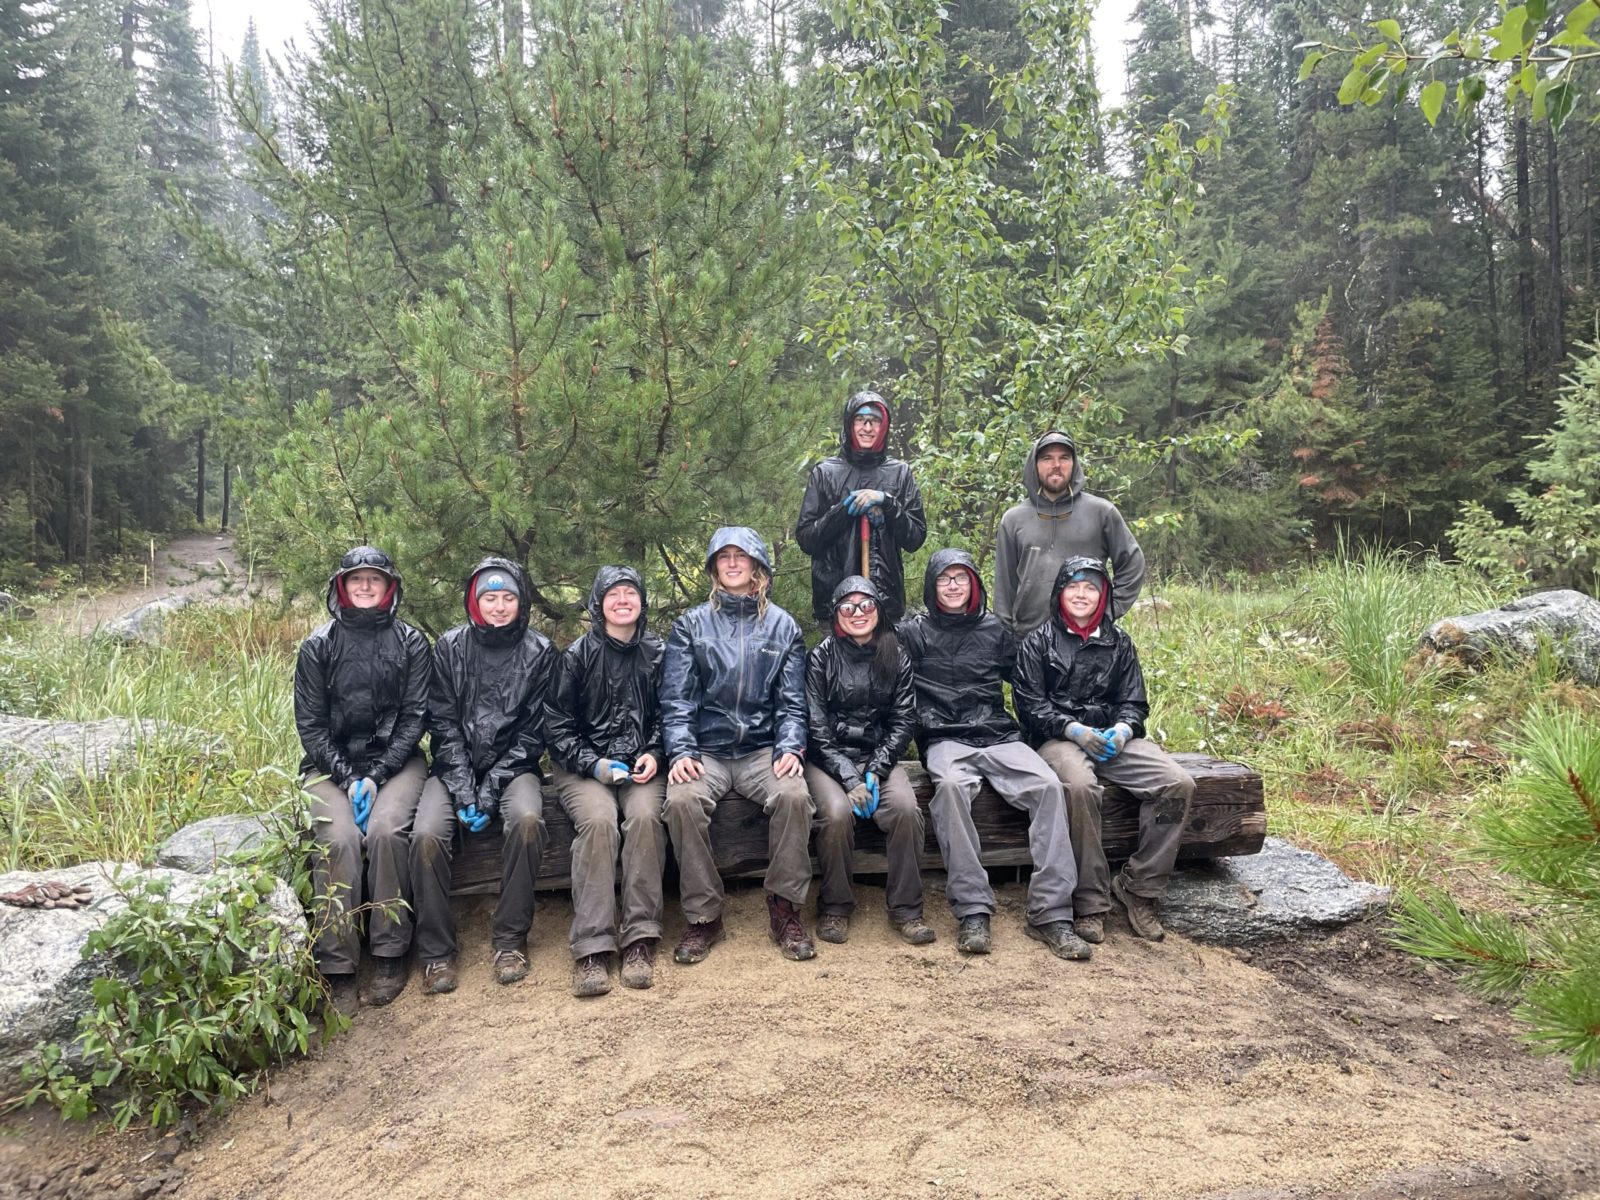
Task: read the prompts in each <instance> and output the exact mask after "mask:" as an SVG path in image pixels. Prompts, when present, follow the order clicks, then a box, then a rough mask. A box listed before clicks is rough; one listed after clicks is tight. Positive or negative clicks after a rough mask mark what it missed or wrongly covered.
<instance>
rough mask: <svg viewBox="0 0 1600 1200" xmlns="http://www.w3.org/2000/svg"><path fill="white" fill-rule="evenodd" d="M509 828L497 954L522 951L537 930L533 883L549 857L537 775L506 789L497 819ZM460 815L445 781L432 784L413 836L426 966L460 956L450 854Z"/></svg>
mask: <svg viewBox="0 0 1600 1200" xmlns="http://www.w3.org/2000/svg"><path fill="white" fill-rule="evenodd" d="M495 819H496V820H498V821H500V822H501V823H502V825H503V826H504V830H505V840H504V841H503V842H501V845H500V898H499V900H498V901H497V902H496V903H495V908H494V919H493V920H492V921H491V922H490V925H489V944H490V946H492V947H493V948H494V949H496V950H521V949H522V948H523V947H524V945H526V943H527V940H528V930H530V929H532V928H533V881H534V879H535V878H536V877H537V876H538V874H539V859H540V858H542V857H543V856H544V835H545V824H544V794H543V793H542V792H541V791H540V788H539V777H538V776H537V775H535V774H533V773H532V772H528V773H526V774H522V775H518V776H516V777H515V778H513V779H512V780H511V782H510V783H508V784H506V790H505V791H504V792H503V793H501V796H500V812H499V814H498V816H497V817H496V818H495ZM455 829H456V810H455V802H454V801H453V800H452V799H451V797H450V790H449V789H448V788H447V787H445V785H444V780H442V779H438V778H434V779H429V780H428V786H427V787H425V788H423V789H422V803H421V805H420V806H419V807H418V809H417V827H416V831H415V832H414V833H413V834H412V835H411V874H412V878H413V879H414V880H415V881H416V889H417V957H419V958H420V959H422V961H423V962H435V961H437V960H439V959H441V958H449V957H451V956H452V955H453V954H455V952H456V918H455V914H454V913H452V912H451V911H450V851H451V846H452V843H453V842H454V839H455Z"/></svg>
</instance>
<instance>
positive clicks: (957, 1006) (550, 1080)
mask: <svg viewBox="0 0 1600 1200" xmlns="http://www.w3.org/2000/svg"><path fill="white" fill-rule="evenodd" d="M1001 898H1002V904H1003V909H1002V912H1001V913H1000V914H999V915H998V916H997V918H996V932H997V946H996V952H995V953H994V954H993V955H992V956H990V957H989V958H987V959H972V960H962V959H960V958H958V957H957V955H956V953H955V950H954V932H955V930H954V922H953V920H952V919H951V918H950V917H949V915H948V910H947V909H946V908H945V906H944V904H943V898H942V896H941V895H940V894H939V893H938V892H937V890H934V889H930V896H929V900H930V904H929V911H930V913H931V914H932V915H933V917H934V920H935V924H936V926H937V927H938V930H939V939H940V940H939V942H938V943H937V944H936V945H934V946H932V947H928V948H918V949H913V948H911V947H907V946H903V945H901V944H900V943H899V942H898V941H895V940H893V939H892V938H891V937H890V936H889V934H888V931H887V929H886V927H885V925H884V922H883V919H882V916H881V911H882V910H881V907H880V906H881V904H882V892H881V891H880V890H878V889H874V888H862V889H861V899H862V901H863V904H862V909H861V910H860V914H858V917H857V919H856V921H855V924H854V928H853V930H852V936H851V941H850V943H849V944H848V945H846V946H843V947H833V946H824V947H822V952H821V954H820V955H819V957H818V958H817V959H816V960H814V961H813V962H810V963H804V964H796V963H790V962H786V961H783V960H782V959H780V958H779V957H778V955H777V953H776V951H775V950H774V949H773V948H772V947H771V945H770V944H769V942H768V941H767V939H766V936H765V931H764V925H763V919H764V916H765V913H764V910H763V906H762V895H761V892H760V891H759V890H755V889H743V890H739V891H736V892H735V893H734V894H733V896H732V897H731V904H730V911H729V920H730V924H731V928H732V930H733V936H732V937H731V938H730V940H729V941H728V942H726V943H724V944H723V945H721V946H719V947H718V948H717V949H716V951H715V952H714V953H713V955H712V958H711V960H710V961H709V962H707V963H705V964H703V965H701V966H698V967H694V968H681V967H677V966H675V965H673V964H672V963H670V962H667V961H663V962H662V963H661V965H660V966H659V968H658V972H657V978H658V984H657V986H656V988H655V989H654V990H652V991H649V992H644V993H639V992H629V991H625V990H623V989H620V988H619V989H617V990H616V991H614V992H613V993H612V994H611V995H610V996H607V997H604V998H601V999H597V1000H587V1001H579V1000H575V999H573V998H572V997H571V996H570V995H569V994H568V992H567V983H568V971H569V968H570V959H569V958H568V956H567V954H566V946H565V932H566V922H567V921H568V920H569V919H570V916H571V909H570V906H569V905H568V904H567V903H566V901H565V898H564V896H563V897H557V898H552V899H550V900H549V901H547V902H545V903H543V904H542V906H541V909H540V912H539V915H538V918H537V920H536V925H535V946H534V952H533V965H534V975H533V977H532V978H531V979H530V980H529V981H527V982H525V983H523V984H521V985H518V986H514V987H510V988H502V987H500V986H498V985H496V984H495V983H493V982H492V981H491V980H490V978H489V975H488V970H489V967H488V949H487V945H486V929H487V925H488V916H489V902H488V901H486V900H471V901H464V902H463V903H462V909H461V916H462V928H463V930H464V933H465V936H464V939H463V955H462V967H463V979H462V986H461V989H460V990H459V991H458V992H456V993H455V994H454V995H453V996H445V997H431V996H423V995H420V994H419V992H418V991H417V989H416V986H415V981H413V985H412V987H410V988H408V990H407V992H406V993H405V994H404V995H403V996H402V997H401V998H400V999H399V1000H398V1001H397V1002H396V1003H395V1004H394V1005H393V1006H391V1007H390V1008H387V1009H377V1010H372V1009H369V1010H363V1012H362V1013H361V1014H360V1015H359V1017H358V1018H357V1020H356V1023H355V1026H354V1028H353V1029H352V1030H351V1032H350V1033H349V1034H348V1035H346V1036H344V1037H342V1038H339V1039H336V1040H335V1041H334V1042H332V1044H331V1045H329V1046H328V1047H327V1048H326V1049H325V1050H324V1051H322V1052H321V1054H320V1055H318V1056H317V1057H314V1058H313V1059H310V1060H307V1061H304V1062H300V1063H297V1064H294V1065H293V1066H291V1067H288V1068H287V1069H285V1070H282V1071H280V1072H278V1073H277V1074H276V1075H275V1077H274V1079H273V1081H272V1084H271V1087H270V1089H269V1094H266V1095H258V1096H257V1097H256V1098H254V1099H252V1100H251V1101H249V1102H248V1103H246V1104H243V1105H241V1106H239V1107H238V1108H236V1109H235V1110H234V1111H232V1112H231V1113H228V1114H226V1115H224V1116H222V1117H220V1118H216V1119H213V1120H210V1121H207V1122H205V1123H203V1125H202V1127H201V1129H200V1130H199V1132H198V1134H197V1135H196V1137H195V1138H194V1139H193V1141H192V1143H191V1147H192V1148H191V1149H188V1150H185V1151H184V1152H182V1153H179V1154H177V1155H176V1160H175V1162H173V1163H172V1164H171V1166H170V1167H169V1166H166V1163H165V1161H164V1159H163V1156H162V1155H159V1154H158V1155H157V1156H156V1157H155V1158H153V1159H147V1160H146V1161H145V1162H143V1163H140V1162H139V1161H138V1160H139V1157H140V1155H148V1154H149V1152H150V1146H149V1145H148V1144H147V1143H145V1142H143V1141H141V1140H139V1139H138V1138H137V1137H136V1136H134V1135H129V1136H128V1137H124V1138H120V1139H119V1138H102V1139H100V1140H99V1141H98V1142H96V1143H94V1144H92V1145H87V1144H86V1143H85V1141H84V1138H83V1136H82V1134H81V1133H78V1132H70V1131H65V1130H63V1129H62V1128H61V1127H60V1126H59V1124H51V1123H50V1122H49V1121H44V1120H38V1119H36V1120H35V1121H33V1122H32V1123H31V1127H30V1128H29V1130H28V1132H27V1134H26V1140H28V1141H30V1142H32V1149H31V1150H30V1149H24V1148H21V1147H22V1141H21V1140H12V1141H10V1142H9V1143H7V1142H4V1141H0V1194H9V1193H6V1191H5V1185H6V1181H7V1179H8V1178H9V1179H10V1180H11V1181H12V1182H13V1183H14V1184H18V1185H23V1186H26V1184H27V1182H29V1178H28V1173H29V1172H32V1173H33V1175H34V1177H35V1179H34V1181H35V1182H38V1183H39V1188H40V1190H39V1191H38V1192H37V1193H35V1194H40V1195H56V1196H97V1195H106V1196H112V1195H115V1196H135V1195H141V1194H143V1195H151V1194H157V1193H158V1192H159V1193H160V1194H171V1195H176V1196H179V1197H185V1198H195V1200H199V1198H202V1197H204V1198H208V1200H209V1198H217V1200H224V1198H228V1200H231V1198H238V1200H244V1198H255V1197H265V1196H273V1197H307V1198H317V1200H326V1198H329V1197H341V1198H342V1197H383V1198H385V1200H407V1198H411V1197H418V1198H424V1197H427V1198H432V1197H439V1196H452V1197H453V1196H470V1197H478V1196H483V1197H492V1196H494V1197H497V1196H518V1197H523V1196H526V1197H545V1196H549V1197H556V1196H561V1197H567V1196H582V1197H588V1196H606V1197H618V1198H621V1197H669V1198H677V1197H724V1196H727V1197H732V1196H740V1197H750V1196H755V1197H765V1196H784V1197H818V1198H821V1197H878V1196H940V1195H956V1196H962V1197H967V1196H972V1197H999V1196H1039V1197H1045V1196H1049V1197H1085V1198H1088V1197H1095V1198H1113V1197H1147V1198H1151V1200H1155V1198H1159V1197H1217V1198H1220V1197H1228V1198H1230V1200H1247V1198H1248V1200H1267V1198H1269V1197H1335V1196H1337V1197H1347V1196H1360V1197H1369V1198H1373V1200H1375V1198H1376V1197H1390V1196H1426V1197H1447V1196H1448V1197H1469V1196H1470V1197H1475V1198H1478V1200H1490V1198H1499V1197H1517V1196H1522V1197H1545V1196H1549V1197H1557V1196H1560V1197H1577V1196H1582V1195H1585V1194H1588V1193H1590V1191H1591V1189H1595V1188H1596V1187H1597V1186H1600V1185H1597V1183H1596V1180H1600V1081H1590V1082H1587V1083H1577V1084H1574V1083H1573V1082H1572V1081H1570V1080H1569V1079H1568V1077H1567V1075H1566V1074H1565V1072H1564V1071H1563V1069H1562V1068H1561V1066H1560V1065H1559V1064H1557V1063H1554V1062H1551V1061H1548V1060H1540V1059H1535V1058H1533V1057H1531V1056H1529V1055H1528V1054H1527V1053H1526V1052H1525V1051H1524V1050H1523V1049H1522V1048H1521V1047H1520V1045H1519V1044H1518V1043H1517V1042H1516V1041H1515V1036H1514V1035H1515V1028H1514V1025H1513V1023H1512V1021H1511V1020H1510V1017H1509V1014H1508V1013H1507V1012H1506V1011H1505V1010H1503V1009H1501V1008H1498V1007H1494V1006H1490V1005H1487V1004H1485V1003H1483V1002H1481V1001H1478V1000H1476V999H1474V998H1472V997H1469V996H1467V995H1465V994H1463V993H1462V992H1461V991H1460V990H1459V989H1457V988H1456V987H1455V986H1454V985H1453V984H1452V983H1451V982H1450V981H1449V980H1448V978H1447V977H1446V976H1445V975H1444V974H1443V973H1442V972H1440V971H1438V970H1437V969H1436V968H1430V967H1427V966H1425V965H1423V964H1420V963H1419V962H1417V961H1416V960H1412V959H1407V958H1405V957H1403V956H1401V955H1398V954H1395V953H1394V952H1392V951H1389V950H1387V949H1385V948H1383V947H1382V945H1381V944H1380V942H1379V941H1378V933H1377V931H1376V930H1375V929H1361V928H1355V929H1350V930H1346V931H1344V932H1342V933H1340V934H1339V935H1337V936H1335V937H1333V938H1332V939H1329V940H1327V941H1318V942H1314V943H1297V944H1282V945H1278V946H1274V947H1269V948H1264V949H1260V950H1257V951H1256V952H1255V953H1254V954H1253V955H1252V954H1245V953H1243V952H1235V951H1229V950H1221V949H1214V948H1210V947H1205V946H1201V945H1198V944H1195V943H1193V942H1190V941H1187V940H1185V939H1183V938H1178V937H1169V938H1168V940H1167V942H1166V943H1164V944H1162V945H1151V944H1148V943H1143V942H1139V941H1136V940H1134V939H1133V938H1132V937H1131V936H1130V935H1129V934H1128V933H1127V931H1126V928H1125V927H1124V926H1123V925H1121V924H1120V922H1115V921H1114V922H1113V923H1112V925H1111V928H1110V939H1109V940H1108V942H1107V943H1106V945H1105V946H1104V947H1102V948H1101V949H1100V950H1099V951H1098V952H1097V953H1096V956H1095V959H1094V961H1093V962H1092V963H1089V964H1077V963H1063V962H1058V961H1057V960H1055V959H1053V958H1050V957H1049V956H1048V955H1047V954H1046V952H1045V951H1044V949H1043V948H1042V947H1041V946H1039V945H1038V944H1037V943H1034V942H1031V941H1028V940H1026V939H1025V938H1024V937H1023V936H1022V933H1021V930H1020V926H1019V922H1020V920H1021V911H1022V902H1023V890H1022V889H1021V888H1020V887H1018V886H1016V885H1009V886H1007V887H1005V888H1003V889H1002V890H1001ZM676 932H677V927H676V926H674V927H671V928H669V937H670V936H673V935H675V934H676ZM174 1148H175V1147H174ZM85 1160H87V1161H88V1162H91V1163H92V1164H93V1166H94V1174H93V1175H91V1176H88V1177H82V1176H80V1175H79V1172H80V1171H81V1170H82V1166H81V1165H80V1164H81V1163H83V1162H84V1161H85ZM157 1167H162V1168H164V1169H161V1170H155V1168H157ZM140 1180H144V1182H143V1183H142V1184H140V1183H139V1182H138V1181H140ZM146 1189H154V1190H146Z"/></svg>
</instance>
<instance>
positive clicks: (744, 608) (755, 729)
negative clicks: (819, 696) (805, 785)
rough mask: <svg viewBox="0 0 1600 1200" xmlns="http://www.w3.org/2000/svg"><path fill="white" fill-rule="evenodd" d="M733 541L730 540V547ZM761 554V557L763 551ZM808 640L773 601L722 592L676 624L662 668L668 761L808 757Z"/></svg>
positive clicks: (692, 609) (793, 620) (662, 713)
mask: <svg viewBox="0 0 1600 1200" xmlns="http://www.w3.org/2000/svg"><path fill="white" fill-rule="evenodd" d="M730 544H731V543H730ZM763 556H764V552H763ZM805 675H806V643H805V640H804V639H803V638H802V637H801V636H800V626H799V625H798V624H797V623H796V622H795V619H794V618H793V617H791V616H790V615H789V614H788V613H786V612H784V611H783V609H781V608H779V607H778V606H777V605H776V604H768V605H767V610H766V612H765V613H764V614H762V613H760V612H759V603H758V601H757V598H756V597H755V596H730V595H728V594H727V593H726V592H720V591H719V592H717V593H716V595H715V596H714V598H713V599H711V600H710V601H707V602H706V603H705V604H701V605H697V606H696V607H694V608H691V609H690V610H689V611H688V612H686V613H684V614H683V616H681V617H679V618H678V619H677V620H676V621H675V622H673V625H672V633H671V635H670V636H668V638H667V650H666V654H665V656H664V657H663V660H662V668H661V729H662V734H663V738H664V741H665V742H666V749H667V761H668V762H669V763H674V762H677V761H678V759H680V758H699V757H700V756H701V755H702V754H710V755H712V756H714V757H716V758H742V757H743V756H745V755H746V754H753V753H755V752H756V751H757V750H764V749H767V748H769V747H770V748H771V750H772V757H773V758H774V759H777V758H778V757H779V756H781V755H784V754H800V755H804V754H805V752H806V701H805V686H806V682H805Z"/></svg>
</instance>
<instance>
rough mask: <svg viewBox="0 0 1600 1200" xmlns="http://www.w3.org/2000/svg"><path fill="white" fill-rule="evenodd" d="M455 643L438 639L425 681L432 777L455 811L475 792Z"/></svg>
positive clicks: (470, 800)
mask: <svg viewBox="0 0 1600 1200" xmlns="http://www.w3.org/2000/svg"><path fill="white" fill-rule="evenodd" d="M459 650H460V645H459V643H457V642H454V641H449V640H445V639H440V640H439V641H438V642H437V643H435V645H434V647H433V664H432V669H431V670H430V672H429V681H428V734H429V741H430V742H431V743H432V747H433V773H434V774H435V775H437V776H438V777H439V778H440V779H441V780H443V782H444V786H445V790H446V791H447V792H449V793H450V798H451V801H452V802H453V803H454V805H455V806H456V807H461V806H463V805H467V804H471V803H472V800H473V794H474V788H473V777H472V754H471V751H470V750H468V748H467V735H466V732H465V730H463V729H462V728H461V721H460V719H459V717H458V716H457V714H458V713H459V712H460V707H461V705H460V701H461V683H462V680H461V678H460V672H459V670H458V669H457V664H456V663H455V662H453V661H452V657H453V655H454V654H456V653H458V652H459Z"/></svg>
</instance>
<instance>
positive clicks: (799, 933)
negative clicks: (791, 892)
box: [767, 892, 817, 962]
mask: <svg viewBox="0 0 1600 1200" xmlns="http://www.w3.org/2000/svg"><path fill="white" fill-rule="evenodd" d="M767 923H768V927H769V930H768V931H769V932H770V933H771V934H772V940H773V941H775V942H777V943H778V950H779V951H780V952H781V953H782V954H783V956H784V957H785V958H792V959H794V960H795V961H796V962H804V961H805V960H806V959H808V958H815V957H816V956H817V947H816V943H815V942H813V941H812V940H811V939H810V938H808V937H807V936H806V927H805V923H804V922H803V921H801V920H800V910H799V909H797V908H796V907H795V906H794V901H792V900H785V899H784V898H783V897H782V896H778V895H774V894H773V893H772V892H768V893H767Z"/></svg>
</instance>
